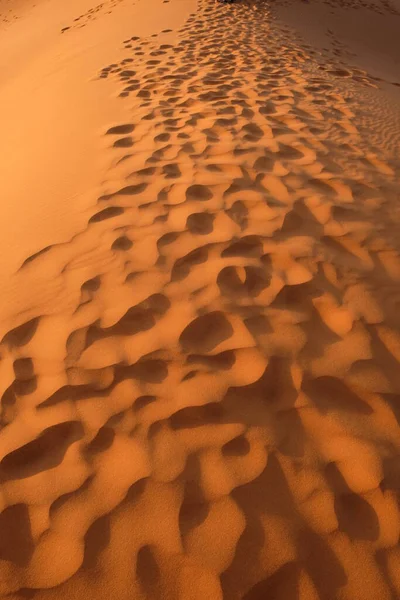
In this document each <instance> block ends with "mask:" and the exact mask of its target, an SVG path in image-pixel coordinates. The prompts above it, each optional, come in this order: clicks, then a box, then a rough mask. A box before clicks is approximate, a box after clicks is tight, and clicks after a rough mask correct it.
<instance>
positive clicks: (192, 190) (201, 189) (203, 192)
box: [186, 184, 213, 201]
mask: <svg viewBox="0 0 400 600" xmlns="http://www.w3.org/2000/svg"><path fill="white" fill-rule="evenodd" d="M212 197H213V193H212V191H211V190H210V189H209V188H208V187H207V186H206V185H200V184H195V185H191V186H189V187H188V188H187V190H186V200H202V201H206V200H211V198H212Z"/></svg>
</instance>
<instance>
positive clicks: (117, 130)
mask: <svg viewBox="0 0 400 600" xmlns="http://www.w3.org/2000/svg"><path fill="white" fill-rule="evenodd" d="M134 129H135V126H134V125H132V124H128V123H127V124H125V125H116V126H115V127H111V128H110V129H108V130H107V131H106V135H127V134H128V133H132V131H134Z"/></svg>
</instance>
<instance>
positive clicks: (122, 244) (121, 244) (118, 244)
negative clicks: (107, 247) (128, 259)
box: [111, 235, 133, 251]
mask: <svg viewBox="0 0 400 600" xmlns="http://www.w3.org/2000/svg"><path fill="white" fill-rule="evenodd" d="M132 246H133V242H132V241H131V240H130V239H129V238H128V237H126V235H122V236H121V237H119V238H117V239H116V240H115V241H114V242H113V244H112V246H111V249H112V250H122V251H127V250H130V249H131V248H132Z"/></svg>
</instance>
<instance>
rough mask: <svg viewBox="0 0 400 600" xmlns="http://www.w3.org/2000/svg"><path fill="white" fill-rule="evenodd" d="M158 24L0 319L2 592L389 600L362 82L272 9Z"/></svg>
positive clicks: (381, 184)
mask: <svg viewBox="0 0 400 600" xmlns="http://www.w3.org/2000/svg"><path fill="white" fill-rule="evenodd" d="M99 18H101V16H99ZM170 33H171V31H170V30H164V31H163V32H161V33H160V34H158V35H153V36H150V37H148V38H140V37H138V36H133V37H132V38H131V39H125V40H124V41H123V44H122V45H123V48H124V58H123V59H122V61H117V62H112V61H113V57H110V61H111V62H110V63H109V64H107V65H104V67H103V68H102V69H101V70H100V72H99V73H97V74H94V75H95V81H94V82H93V85H97V86H101V85H102V84H103V80H105V79H107V80H111V81H112V82H113V84H114V89H115V94H117V95H119V96H120V101H121V102H123V103H126V106H127V107H128V110H129V113H130V115H131V118H130V119H129V121H127V122H123V123H122V122H110V123H107V124H105V127H104V132H103V139H104V141H105V143H106V144H107V145H108V146H109V148H112V154H113V156H114V158H113V160H112V163H111V164H110V167H109V169H108V172H107V173H106V174H105V177H104V182H103V183H102V186H101V187H102V192H101V195H100V196H99V198H98V201H97V204H96V205H95V206H93V207H92V208H91V210H90V211H89V210H88V211H87V227H86V229H84V230H82V231H79V232H77V233H76V235H75V236H74V237H73V238H72V239H71V240H70V241H68V242H65V243H62V244H56V245H53V246H49V247H45V248H43V249H42V250H41V251H39V252H38V253H35V254H34V255H32V256H28V257H27V258H26V260H25V261H24V262H22V263H21V266H20V268H19V270H18V272H17V273H15V275H14V277H13V285H14V286H15V304H14V305H13V306H12V307H7V319H5V318H3V319H1V320H0V336H1V340H2V341H1V344H0V353H1V357H2V360H1V362H0V369H1V374H2V376H1V385H2V390H1V394H2V399H1V425H2V429H1V432H0V477H1V488H0V492H1V493H0V501H1V510H2V512H1V513H0V521H1V529H2V531H3V532H4V533H3V536H2V538H1V541H0V597H2V598H10V599H12V600H20V599H22V598H35V600H46V599H50V598H57V599H63V598H65V599H68V600H74V599H78V598H82V597H90V598H91V597H93V598H94V597H96V598H98V599H99V600H102V599H104V600H106V599H108V598H110V597H115V598H118V599H121V600H123V599H125V598H126V599H128V598H135V599H136V598H137V599H142V598H143V599H147V598H151V599H153V598H154V599H164V598H166V599H171V600H172V599H181V600H200V599H201V600H205V599H210V600H219V599H222V598H224V599H226V600H236V599H237V600H239V599H242V598H243V599H246V600H258V599H261V598H274V599H275V598H276V599H281V600H297V599H299V600H314V599H315V600H317V599H321V600H322V599H332V600H334V599H336V598H337V599H340V600H375V599H377V598H379V599H381V600H394V599H395V598H397V597H399V595H400V577H399V557H400V550H399V535H400V513H399V504H398V494H399V489H400V467H399V465H400V459H399V452H400V437H399V432H400V426H399V423H400V420H399V419H400V413H399V399H400V370H399V360H400V316H399V315H400V313H399V306H400V293H399V281H400V258H399V240H398V231H399V222H400V213H399V208H398V199H399V182H398V174H399V158H398V156H397V155H396V151H395V149H396V144H395V143H394V142H393V140H392V138H391V135H392V133H393V132H392V131H391V130H390V128H388V132H389V133H388V136H386V138H385V139H387V144H386V145H385V144H381V145H380V146H379V147H376V146H375V145H374V144H373V143H371V137H370V135H369V134H370V133H371V135H373V131H370V130H369V127H370V121H369V120H368V119H366V120H364V121H363V119H362V117H361V113H362V111H363V110H364V109H363V105H362V101H359V100H358V99H359V97H361V98H362V97H363V94H364V92H365V90H367V91H368V90H378V91H379V82H377V81H376V80H374V79H373V78H372V77H371V76H370V75H369V74H368V73H367V72H365V71H362V70H356V71H354V69H353V70H352V68H351V67H348V69H347V70H345V69H343V68H342V67H340V66H339V65H335V64H331V63H325V67H326V68H324V69H320V68H319V67H320V65H319V64H318V60H316V59H315V58H314V57H313V55H312V54H310V53H309V52H308V49H307V48H306V47H304V46H303V47H302V46H300V45H299V43H298V42H297V40H296V39H294V38H293V36H292V34H291V32H290V30H289V29H288V28H286V27H284V26H283V25H282V24H281V23H280V22H279V21H278V20H275V19H274V18H273V15H272V14H271V11H270V9H269V6H268V3H267V2H253V1H250V0H249V1H247V2H238V3H237V4H233V5H229V6H224V5H220V4H219V3H214V2H209V1H208V0H199V3H198V8H197V10H196V12H194V13H193V14H192V15H191V16H190V17H189V19H188V20H187V22H186V24H185V25H184V26H183V27H182V28H181V29H180V30H179V31H178V34H177V41H176V42H174V41H167V40H169V38H168V35H169V34H170ZM60 35H68V32H67V31H65V32H64V33H63V34H61V32H60ZM377 97H379V96H377ZM391 115H392V113H391V112H389V113H388V117H387V118H388V119H390V118H391ZM381 116H382V115H381ZM394 138H396V136H395V135H394ZM379 139H382V138H381V137H380V138H379ZM395 141H396V140H395ZM396 143H397V141H396ZM22 287H26V289H29V290H30V298H29V303H27V302H26V300H24V304H23V303H22V301H19V300H18V297H17V296H18V294H17V292H18V290H19V289H22Z"/></svg>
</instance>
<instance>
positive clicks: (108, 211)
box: [88, 206, 124, 224]
mask: <svg viewBox="0 0 400 600" xmlns="http://www.w3.org/2000/svg"><path fill="white" fill-rule="evenodd" d="M123 213H124V209H123V208H121V207H120V206H108V207H107V208H105V209H104V210H101V211H100V212H98V213H96V214H95V215H93V217H90V219H89V221H88V224H90V223H100V221H105V220H106V219H112V218H113V217H118V216H119V215H122V214H123Z"/></svg>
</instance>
